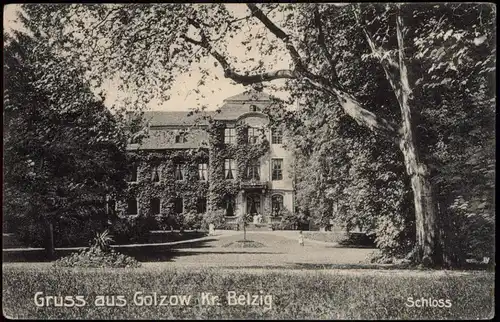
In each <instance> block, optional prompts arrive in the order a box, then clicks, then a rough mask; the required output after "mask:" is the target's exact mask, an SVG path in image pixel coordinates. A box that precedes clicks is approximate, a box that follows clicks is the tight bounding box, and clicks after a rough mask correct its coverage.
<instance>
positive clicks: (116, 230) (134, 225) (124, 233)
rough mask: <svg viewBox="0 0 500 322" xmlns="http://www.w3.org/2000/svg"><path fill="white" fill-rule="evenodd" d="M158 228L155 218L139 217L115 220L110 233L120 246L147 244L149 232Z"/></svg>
mask: <svg viewBox="0 0 500 322" xmlns="http://www.w3.org/2000/svg"><path fill="white" fill-rule="evenodd" d="M157 228H158V222H157V220H156V218H155V217H153V216H147V215H139V216H137V217H123V218H117V219H115V220H114V222H113V223H112V224H111V227H110V231H111V234H112V235H113V236H115V241H116V242H117V243H118V244H127V243H141V242H147V240H148V238H149V232H150V231H151V230H156V229H157Z"/></svg>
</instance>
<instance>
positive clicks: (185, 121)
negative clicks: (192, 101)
mask: <svg viewBox="0 0 500 322" xmlns="http://www.w3.org/2000/svg"><path fill="white" fill-rule="evenodd" d="M213 113H214V112H212V111H209V112H202V113H193V112H189V111H175V112H172V111H149V112H144V116H143V117H144V120H145V121H146V122H149V125H150V126H161V125H193V124H200V125H206V124H208V122H207V120H206V119H204V117H203V116H212V114H213Z"/></svg>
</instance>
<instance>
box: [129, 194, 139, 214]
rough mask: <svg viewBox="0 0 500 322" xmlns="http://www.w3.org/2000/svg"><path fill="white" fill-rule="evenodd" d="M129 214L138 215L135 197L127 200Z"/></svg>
mask: <svg viewBox="0 0 500 322" xmlns="http://www.w3.org/2000/svg"><path fill="white" fill-rule="evenodd" d="M127 214H129V215H137V200H136V199H135V198H129V199H128V200H127Z"/></svg>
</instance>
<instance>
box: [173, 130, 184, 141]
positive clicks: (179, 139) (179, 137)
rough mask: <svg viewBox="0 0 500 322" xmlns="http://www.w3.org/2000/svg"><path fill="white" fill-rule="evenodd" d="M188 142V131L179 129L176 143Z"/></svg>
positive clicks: (176, 134)
mask: <svg viewBox="0 0 500 322" xmlns="http://www.w3.org/2000/svg"><path fill="white" fill-rule="evenodd" d="M186 142H187V138H186V133H185V132H180V131H177V132H176V133H175V143H186Z"/></svg>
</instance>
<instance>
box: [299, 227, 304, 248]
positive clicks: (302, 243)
mask: <svg viewBox="0 0 500 322" xmlns="http://www.w3.org/2000/svg"><path fill="white" fill-rule="evenodd" d="M299 245H300V246H304V236H303V235H302V230H301V231H300V232H299Z"/></svg>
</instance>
